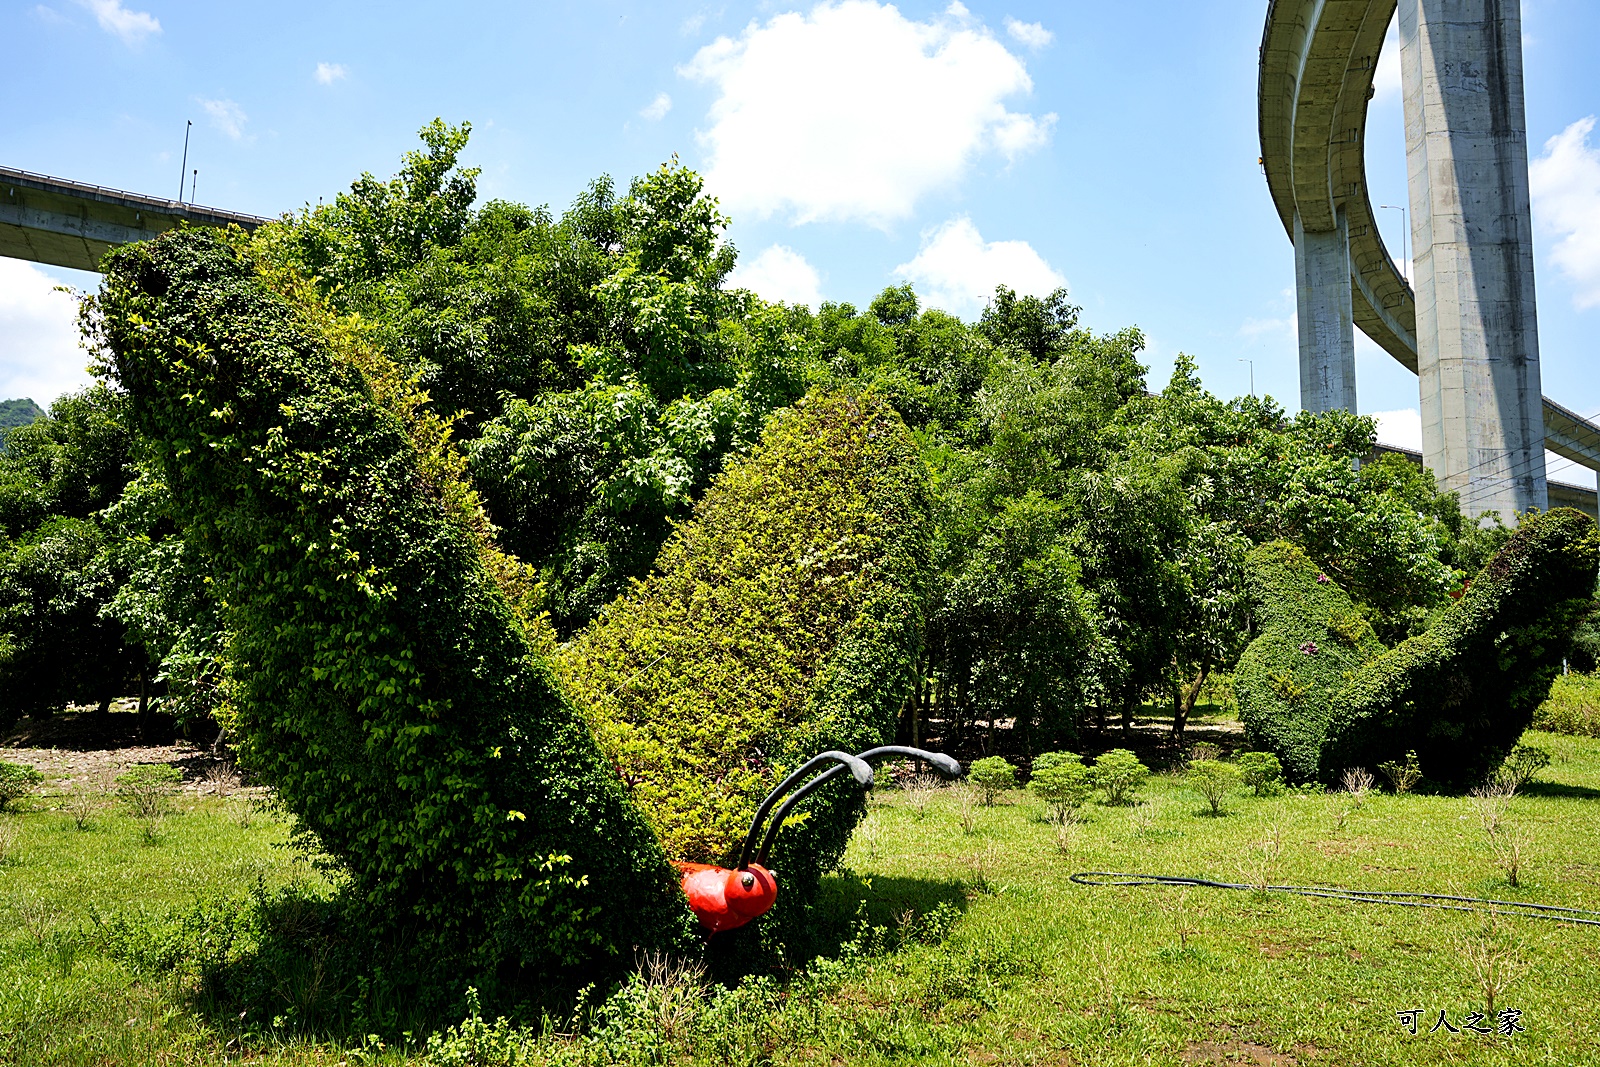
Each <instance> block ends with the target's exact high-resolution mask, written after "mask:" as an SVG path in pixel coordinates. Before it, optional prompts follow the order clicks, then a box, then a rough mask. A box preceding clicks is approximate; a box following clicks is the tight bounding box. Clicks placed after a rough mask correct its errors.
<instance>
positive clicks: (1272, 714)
mask: <svg viewBox="0 0 1600 1067" xmlns="http://www.w3.org/2000/svg"><path fill="white" fill-rule="evenodd" d="M1250 562H1251V568H1250V574H1251V582H1252V590H1253V595H1254V597H1255V600H1256V621H1257V625H1258V627H1259V629H1260V631H1261V635H1260V636H1259V637H1257V638H1256V639H1255V640H1254V641H1253V642H1251V644H1250V647H1249V648H1247V649H1246V650H1245V653H1244V656H1243V657H1242V658H1241V660H1240V664H1239V668H1238V670H1237V671H1236V672H1235V684H1236V686H1237V688H1238V692H1239V707H1240V715H1241V717H1242V718H1243V719H1244V721H1245V725H1246V728H1247V730H1248V731H1249V732H1250V734H1251V736H1252V738H1253V739H1254V740H1255V741H1256V742H1257V743H1259V744H1261V745H1262V746H1263V747H1264V748H1267V749H1270V750H1271V751H1272V752H1274V753H1275V754H1276V755H1277V756H1278V757H1279V759H1281V760H1282V761H1283V765H1284V770H1285V772H1286V773H1287V774H1288V776H1289V777H1290V778H1291V779H1294V780H1296V781H1301V780H1306V779H1309V778H1318V779H1320V780H1321V781H1324V782H1332V781H1333V780H1334V779H1335V778H1336V777H1337V775H1338V774H1339V773H1340V771H1342V770H1343V769H1344V768H1346V767H1350V766H1356V765H1365V766H1378V765H1380V764H1382V763H1386V762H1392V761H1395V760H1397V759H1398V758H1399V757H1400V756H1402V755H1403V754H1404V753H1406V752H1409V751H1415V752H1416V753H1417V758H1418V761H1419V766H1420V770H1421V772H1422V773H1423V774H1424V775H1426V776H1427V777H1428V778H1430V779H1432V780H1434V781H1438V782H1441V783H1445V784H1456V785H1460V784H1463V783H1466V782H1471V781H1481V780H1482V779H1483V778H1484V777H1485V776H1486V775H1488V774H1489V773H1490V772H1491V771H1493V770H1494V769H1495V768H1496V767H1498V766H1499V764H1500V762H1501V760H1503V759H1504V758H1505V755H1506V754H1507V753H1508V752H1509V751H1510V749H1511V746H1512V745H1513V744H1515V743H1516V741H1517V738H1519V737H1520V736H1521V735H1522V733H1523V731H1524V730H1526V729H1527V727H1528V725H1529V723H1530V722H1531V721H1532V717H1533V710H1534V708H1535V707H1537V706H1538V705H1539V703H1540V702H1541V701H1542V700H1543V699H1544V698H1545V696H1546V695H1547V693H1548V692H1549V689H1550V684H1551V681H1552V679H1553V678H1554V677H1555V674H1556V672H1557V671H1558V670H1559V668H1560V665H1561V659H1562V656H1563V655H1564V654H1565V651H1566V649H1567V647H1568V646H1569V644H1570V642H1571V639H1572V633H1573V627H1574V624H1575V623H1576V621H1577V620H1579V619H1581V618H1583V617H1584V616H1586V615H1587V613H1588V612H1589V611H1590V609H1591V605H1592V601H1591V600H1590V590H1592V589H1593V586H1594V575H1595V571H1596V568H1597V567H1600V535H1597V533H1596V530H1595V523H1594V520H1593V519H1591V518H1589V517H1588V516H1586V515H1583V514H1582V513H1580V512H1577V511H1573V510H1571V509H1568V508H1559V509H1557V510H1555V511H1551V512H1549V513H1547V514H1544V515H1537V516H1532V517H1530V518H1528V519H1527V520H1526V521H1524V522H1523V524H1522V525H1521V527H1520V528H1519V529H1518V530H1517V532H1516V533H1515V534H1514V535H1513V536H1512V537H1511V539H1510V540H1509V541H1508V542H1507V543H1506V544H1505V546H1504V547H1503V548H1501V549H1500V551H1499V552H1498V553H1496V555H1495V556H1494V558H1493V559H1492V560H1490V562H1489V564H1488V565H1487V566H1486V567H1485V568H1484V569H1483V571H1482V573H1481V574H1480V575H1479V576H1478V578H1477V579H1476V580H1475V581H1474V582H1473V584H1472V587H1471V588H1470V589H1468V590H1467V592H1466V594H1465V595H1464V596H1462V597H1461V599H1460V600H1459V601H1457V602H1456V603H1455V604H1454V605H1453V606H1451V607H1450V608H1448V609H1446V610H1445V611H1444V613H1443V614H1442V615H1441V616H1440V618H1439V620H1438V622H1436V623H1435V624H1434V626H1433V627H1432V628H1431V629H1429V630H1427V631H1426V632H1424V633H1422V634H1419V635H1417V636H1416V637H1412V638H1409V639H1408V640H1406V641H1404V642H1402V643H1401V644H1399V645H1397V646H1396V647H1394V648H1392V649H1390V650H1389V651H1387V652H1382V651H1381V650H1380V646H1379V645H1378V643H1377V640H1376V638H1372V639H1371V640H1370V641H1367V640H1363V641H1361V642H1359V643H1358V644H1357V646H1355V647H1353V648H1351V647H1348V646H1346V644H1345V643H1344V642H1343V641H1341V640H1340V639H1339V638H1337V637H1335V636H1333V633H1332V631H1331V630H1330V629H1329V622H1328V620H1330V619H1332V618H1334V617H1335V616H1337V617H1338V618H1341V619H1343V618H1344V615H1343V608H1342V605H1343V604H1346V603H1348V598H1346V597H1344V594H1343V593H1341V592H1339V590H1338V587H1337V585H1336V583H1333V582H1331V581H1327V580H1322V581H1318V580H1317V573H1316V571H1315V568H1314V567H1313V566H1312V564H1311V562H1310V561H1309V560H1308V559H1306V558H1305V556H1304V554H1303V553H1301V552H1299V550H1298V549H1295V548H1294V547H1293V546H1290V545H1287V544H1285V543H1282V542H1279V543H1275V544H1271V545H1263V546H1261V547H1260V548H1258V549H1256V550H1255V551H1253V552H1252V553H1251V557H1250ZM1574 591H1580V595H1579V596H1578V597H1573V596H1572V594H1573V592H1574ZM1346 621H1347V620H1346ZM1341 625H1342V624H1341Z"/></svg>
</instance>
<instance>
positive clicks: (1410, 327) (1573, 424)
mask: <svg viewBox="0 0 1600 1067" xmlns="http://www.w3.org/2000/svg"><path fill="white" fill-rule="evenodd" d="M1397 7H1398V0H1272V2H1271V4H1270V6H1269V7H1268V10H1267V22H1266V29H1265V31H1264V33H1263V36H1262V42H1261V70H1260V88H1259V101H1260V125H1261V158H1262V165H1263V167H1264V168H1265V170H1266V175H1267V184H1268V187H1269V188H1270V190H1271V193H1272V199H1273V203H1274V205H1275V206H1276V207H1277V209H1278V216H1279V218H1280V219H1281V220H1282V222H1283V225H1284V229H1285V230H1286V231H1287V233H1288V235H1289V239H1290V240H1291V241H1293V242H1294V244H1295V250H1296V267H1297V271H1298V273H1299V274H1300V278H1299V285H1298V287H1297V288H1298V290H1299V292H1300V309H1299V310H1300V321H1301V353H1302V375H1301V383H1302V389H1301V392H1302V396H1301V403H1302V406H1304V407H1307V408H1309V409H1310V410H1326V409H1327V408H1329V407H1347V408H1349V409H1350V410H1354V409H1355V404H1354V400H1355V396H1354V356H1353V351H1351V352H1350V353H1349V359H1348V362H1347V366H1348V371H1347V372H1346V373H1345V374H1344V376H1343V378H1341V376H1340V374H1339V373H1338V372H1337V371H1335V372H1333V373H1332V374H1329V373H1327V372H1322V373H1321V374H1320V375H1319V374H1318V373H1309V372H1308V369H1307V367H1308V361H1307V350H1308V346H1312V345H1315V346H1320V347H1322V348H1323V349H1324V350H1326V349H1327V348H1329V347H1334V348H1339V347H1343V346H1351V347H1353V335H1351V334H1350V331H1349V324H1350V323H1353V324H1354V325H1355V326H1359V327H1360V328H1361V330H1362V332H1363V333H1365V334H1366V335H1367V336H1368V337H1370V338H1372V340H1373V341H1374V342H1376V343H1377V344H1378V346H1379V347H1381V348H1382V349H1384V350H1385V351H1386V352H1388V353H1389V354H1390V355H1391V356H1393V357H1394V358H1395V359H1397V360H1399V361H1400V363H1401V364H1403V365H1404V366H1405V367H1406V368H1407V369H1409V370H1411V371H1412V372H1413V373H1415V372H1416V371H1417V367H1418V347H1417V300H1416V296H1415V294H1414V293H1413V291H1412V288H1411V286H1410V285H1409V284H1408V283H1407V281H1406V279H1405V277H1404V276H1403V275H1402V274H1401V273H1400V271H1399V269H1398V268H1397V267H1396V266H1395V262H1394V257H1393V256H1391V255H1390V254H1389V250H1388V249H1387V248H1386V247H1384V243H1383V238H1382V236H1381V235H1380V234H1379V232H1378V226H1377V220H1376V216H1375V213H1374V211H1373V205H1372V200H1371V197H1370V195H1369V193H1368V190H1367V178H1366V150H1365V144H1366V133H1367V105H1368V102H1369V101H1370V99H1371V97H1372V93H1373V76H1374V74H1375V73H1376V70H1377V65H1378V54H1379V52H1380V51H1381V50H1382V48H1383V42H1384V36H1385V34H1386V33H1387V32H1388V28H1389V23H1390V21H1391V20H1392V19H1393V18H1394V15H1395V11H1396V9H1397ZM1517 73H1518V75H1519V81H1520V69H1519V70H1518V72H1517ZM1519 106H1520V100H1519ZM1340 277H1342V279H1343V283H1342V284H1338V285H1336V284H1334V279H1335V278H1340ZM1346 294H1347V295H1346ZM1341 325H1342V329H1343V334H1344V336H1340V329H1341ZM1325 378H1331V379H1333V380H1331V381H1329V380H1323V379H1325ZM1346 378H1347V379H1348V380H1343V379H1346ZM1308 393H1309V394H1311V395H1310V396H1309V397H1308V395H1307V394H1308ZM1543 412H1544V431H1545V446H1546V447H1547V448H1549V449H1550V451H1552V452H1555V453H1556V454H1558V455H1561V456H1564V457H1566V458H1568V459H1570V460H1573V461H1574V462H1577V463H1579V464H1582V465H1583V466H1585V467H1588V468H1590V469H1592V470H1600V426H1596V425H1595V424H1594V423H1592V422H1589V421H1587V420H1585V419H1583V418H1581V417H1579V416H1578V415H1577V414H1576V413H1574V412H1572V411H1570V410H1568V409H1566V408H1564V407H1562V406H1561V405H1559V404H1557V403H1555V402H1554V401H1552V400H1550V399H1549V398H1548V397H1545V398H1543Z"/></svg>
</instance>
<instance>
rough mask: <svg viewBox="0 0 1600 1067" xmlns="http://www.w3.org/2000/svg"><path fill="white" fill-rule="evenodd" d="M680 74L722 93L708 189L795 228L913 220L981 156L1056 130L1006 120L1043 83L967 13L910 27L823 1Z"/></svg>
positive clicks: (1034, 121) (727, 42) (715, 111)
mask: <svg viewBox="0 0 1600 1067" xmlns="http://www.w3.org/2000/svg"><path fill="white" fill-rule="evenodd" d="M958 8H959V10H958ZM679 73H680V74H682V75H683V76H684V77H687V78H691V79H694V80H696V81H700V82H705V83H709V84H712V85H714V86H715V87H716V89H717V91H718V94H719V95H718V97H717V100H716V102H715V103H714V104H713V105H712V107H711V112H710V116H709V118H710V121H711V126H710V129H708V130H706V131H704V132H703V133H702V134H701V135H700V137H701V142H702V144H704V145H705V146H706V147H707V148H708V150H709V154H710V159H709V163H708V165H707V167H706V180H707V185H708V186H709V187H710V189H711V190H712V191H713V192H715V193H716V194H717V195H718V196H719V197H720V198H721V199H722V201H723V204H724V206H726V207H727V208H729V209H731V210H732V211H734V212H735V213H740V212H749V213H751V214H754V215H756V216H758V217H767V216H770V215H772V214H773V213H775V212H780V211H781V212H786V213H788V214H790V215H791V216H792V218H793V220H794V221H795V222H811V221H815V220H819V219H860V220H865V221H867V222H870V223H873V224H876V225H880V226H881V225H886V224H888V223H889V222H891V221H893V220H896V219H903V218H906V217H908V216H910V215H911V214H912V212H913V210H914V207H915V205H916V202H917V200H918V199H919V198H921V197H922V196H924V195H926V194H927V193H930V192H932V191H934V190H936V189H940V188H945V187H948V186H950V185H953V184H954V183H955V182H957V181H958V180H959V179H960V178H961V177H962V176H963V175H964V174H965V173H966V172H967V170H968V169H969V168H970V167H971V166H972V164H973V163H974V162H975V161H976V160H977V159H978V158H979V157H980V156H982V155H984V154H985V153H988V152H998V153H999V154H1000V155H1002V156H1004V157H1005V158H1007V159H1011V158H1014V157H1015V156H1017V155H1019V154H1020V153H1022V152H1025V151H1027V150H1029V149H1031V148H1034V147H1037V146H1038V145H1040V144H1042V143H1044V141H1045V140H1046V139H1047V138H1048V135H1049V130H1050V127H1051V126H1052V125H1053V124H1054V123H1055V119H1056V116H1055V115H1053V114H1051V115H1044V116H1041V117H1036V116H1033V115H1029V114H1023V113H1019V112H1012V111H1009V110H1007V109H1006V107H1005V105H1004V103H1003V102H1002V101H1004V100H1006V99H1008V98H1010V97H1013V96H1016V95H1018V94H1022V95H1026V94H1027V93H1029V92H1031V91H1032V89H1033V82H1032V80H1031V79H1030V78H1029V77H1028V72H1027V69H1026V68H1025V67H1024V65H1023V63H1022V60H1020V59H1019V58H1017V57H1016V56H1015V55H1013V54H1012V53H1011V52H1009V51H1007V49H1006V47H1005V46H1004V45H1002V44H1001V43H1000V42H999V41H997V40H995V38H994V36H993V34H991V33H990V32H989V31H988V30H987V29H985V28H984V27H983V26H982V24H981V23H976V22H974V21H973V20H972V19H971V18H970V16H969V15H968V13H967V12H966V10H965V9H964V8H960V5H958V4H956V5H951V8H950V9H949V10H947V11H946V12H945V14H944V15H942V16H936V17H935V18H933V19H932V20H931V21H928V22H913V21H911V20H910V19H907V18H906V17H905V16H903V15H902V14H900V12H899V11H898V10H897V9H896V8H894V7H893V6H892V5H886V4H880V3H877V2H876V0H842V2H824V3H821V4H818V5H817V6H816V7H814V8H813V9H812V10H811V12H810V14H800V13H799V12H790V13H787V14H783V15H778V16H777V17H775V18H773V19H771V20H770V21H768V22H767V23H765V24H760V23H756V22H752V23H751V24H750V25H749V26H747V27H746V28H745V30H744V33H743V34H742V35H741V36H740V37H739V39H738V40H733V39H731V38H728V37H719V38H717V40H716V41H715V42H713V43H712V44H709V45H707V46H705V47H704V48H702V49H700V51H699V52H698V53H696V55H695V57H694V59H693V60H691V61H690V62H689V63H688V64H687V65H686V66H684V67H681V68H680V69H679Z"/></svg>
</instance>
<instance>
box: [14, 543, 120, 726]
mask: <svg viewBox="0 0 1600 1067" xmlns="http://www.w3.org/2000/svg"><path fill="white" fill-rule="evenodd" d="M104 548H105V539H104V535H103V534H102V532H101V530H100V527H99V526H98V525H96V524H95V523H93V522H91V521H89V520H87V519H72V518H60V519H52V520H50V521H48V522H46V523H45V524H44V525H43V526H41V527H39V528H38V529H37V530H34V531H32V532H30V533H28V534H26V535H25V536H23V537H22V538H21V539H19V540H17V541H14V542H7V541H4V540H0V729H5V728H8V727H10V726H11V724H13V723H14V722H16V720H17V719H18V718H20V717H21V716H24V715H33V716H43V715H48V714H50V713H52V712H55V711H59V710H61V709H62V708H65V707H66V706H67V705H68V704H69V703H73V702H78V703H89V704H96V705H98V706H99V708H100V711H101V712H102V713H104V712H105V711H107V710H109V708H110V706H111V701H112V699H113V698H114V697H116V696H118V695H119V694H120V693H122V692H123V686H124V684H125V682H126V680H127V679H128V677H129V676H130V674H131V673H132V666H133V665H132V664H131V663H130V653H129V650H128V648H127V647H126V646H125V644H124V642H123V630H122V626H121V625H120V624H119V623H117V622H115V621H113V620H111V619H109V618H107V617H105V614H104V610H103V609H104V608H105V606H106V604H107V603H108V602H109V601H110V599H111V597H112V595H113V594H114V593H115V591H116V583H115V579H114V577H113V575H112V574H111V572H110V570H109V568H108V567H107V565H106V563H105V558H104V554H103V550H104Z"/></svg>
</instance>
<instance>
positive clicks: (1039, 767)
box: [1028, 752, 1094, 822]
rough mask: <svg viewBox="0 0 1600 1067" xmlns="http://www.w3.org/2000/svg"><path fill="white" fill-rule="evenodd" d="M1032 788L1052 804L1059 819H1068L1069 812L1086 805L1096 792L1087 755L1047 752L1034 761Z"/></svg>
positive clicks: (1033, 792)
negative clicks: (1090, 775) (1086, 761)
mask: <svg viewBox="0 0 1600 1067" xmlns="http://www.w3.org/2000/svg"><path fill="white" fill-rule="evenodd" d="M1028 791H1029V792H1030V793H1032V794H1033V795H1034V796H1036V797H1038V798H1039V799H1040V800H1042V801H1044V802H1045V803H1046V804H1049V805H1050V809H1051V815H1052V816H1053V817H1054V819H1055V821H1056V822H1063V821H1066V819H1067V817H1068V813H1069V812H1071V811H1073V810H1075V809H1077V808H1080V807H1082V806H1083V802H1084V801H1085V800H1088V799H1089V794H1090V793H1091V792H1093V791H1094V784H1093V783H1092V782H1091V781H1090V780H1089V768H1088V767H1085V766H1084V765H1083V757H1082V756H1079V755H1077V754H1076V753H1073V752H1046V753H1044V754H1043V755H1041V756H1039V757H1038V758H1037V759H1035V760H1034V761H1033V775H1032V777H1030V778H1029V779H1028Z"/></svg>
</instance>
